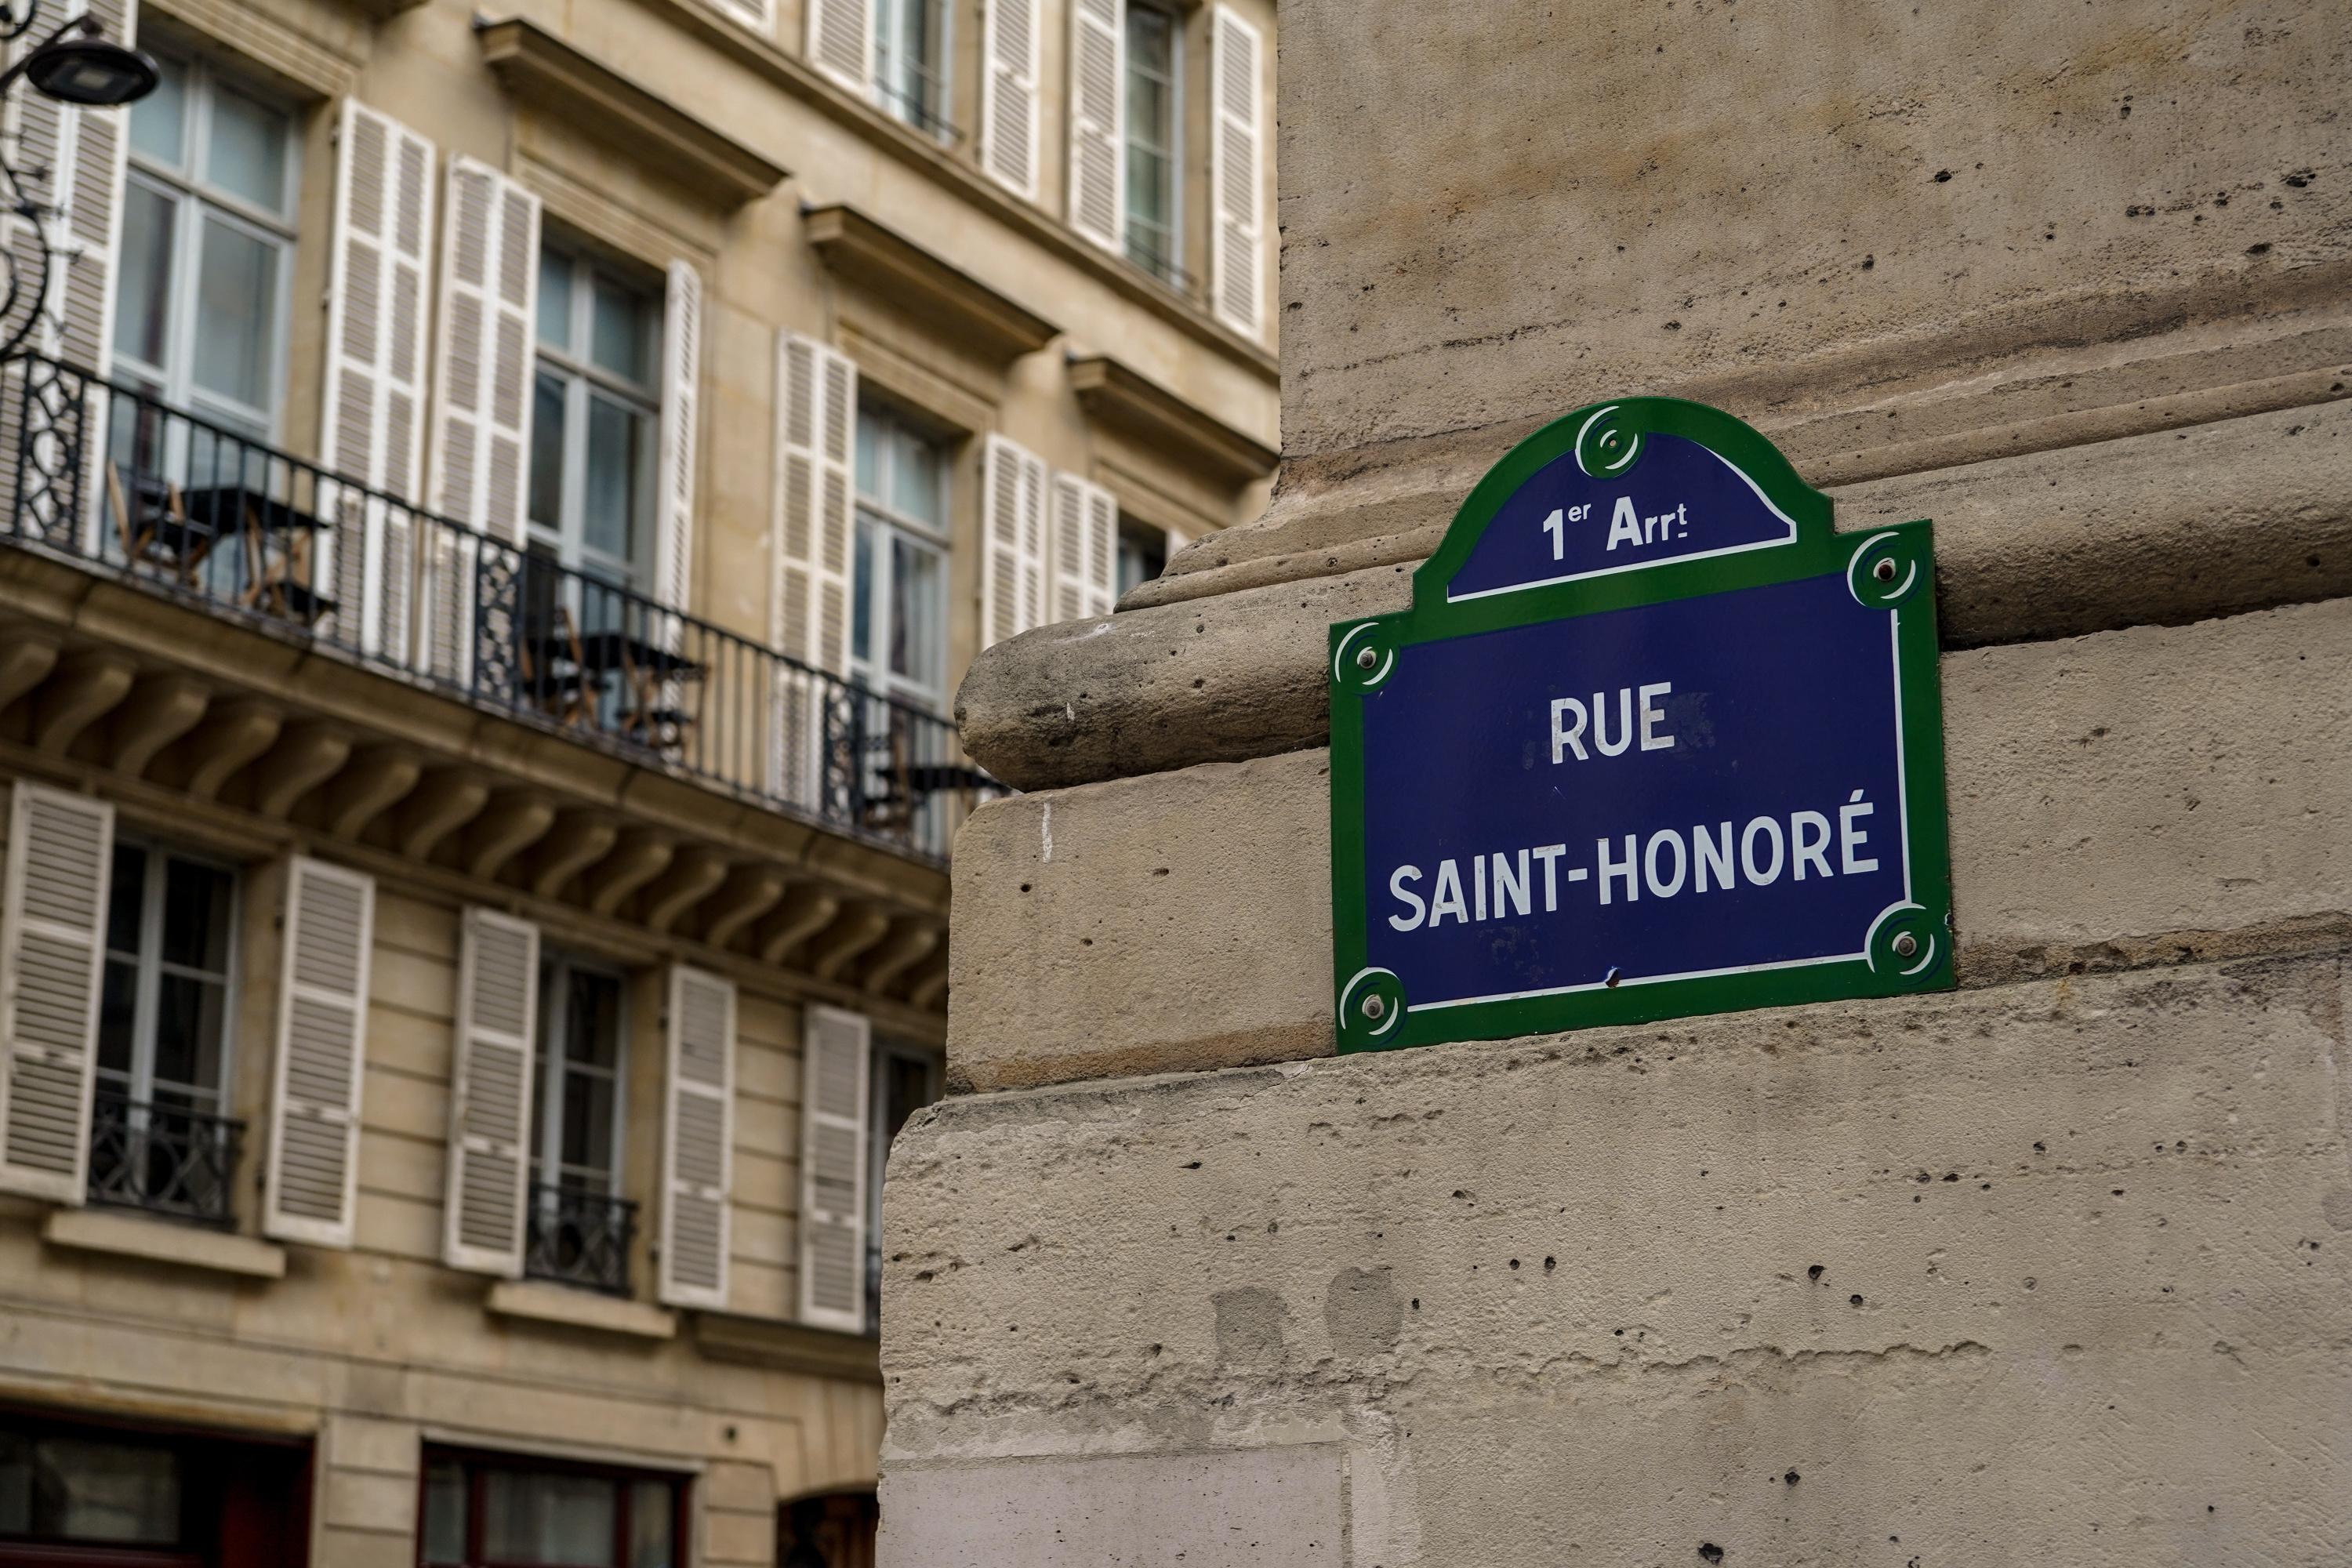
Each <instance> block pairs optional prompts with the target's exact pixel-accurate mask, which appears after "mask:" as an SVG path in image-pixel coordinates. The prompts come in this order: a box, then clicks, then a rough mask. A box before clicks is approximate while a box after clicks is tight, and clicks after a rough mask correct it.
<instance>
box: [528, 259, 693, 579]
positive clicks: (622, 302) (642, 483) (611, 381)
mask: <svg viewBox="0 0 2352 1568" xmlns="http://www.w3.org/2000/svg"><path fill="white" fill-rule="evenodd" d="M661 319H662V300H661V296H660V294H659V293H658V292H656V291H655V290H652V289H644V288H640V287H638V286H637V285H635V283H632V282H631V281H629V280H628V279H625V278H623V277H621V276H619V275H618V274H616V273H615V272H614V270H613V269H611V268H607V267H604V266H602V265H600V264H599V263H597V262H595V261H593V260H591V259H590V258H588V257H586V256H584V255H579V254H575V253H574V252H572V251H570V250H566V249H563V248H562V247H557V246H553V245H551V246H548V247H545V248H544V249H542V250H541V253H540V260H539V374H538V377H537V379H536V381H535V383H534V386H533V394H532V395H533V400H534V401H533V405H532V409H531V428H530V549H531V552H532V553H533V554H534V555H538V556H540V557H541V558H542V559H548V560H553V561H557V562H560V563H562V565H563V566H564V567H566V568H567V569H569V570H571V571H574V572H579V573H583V574H586V575H588V576H590V577H593V578H594V579H596V580H597V581H599V582H603V583H609V584H612V585H614V587H619V588H631V589H634V588H637V587H638V586H639V585H640V574H641V572H642V570H643V563H644V562H645V561H646V556H647V553H648V552H649V551H650V549H651V547H652V543H653V525H654V477H655V468H656V457H655V443H656V441H657V440H658V439H659V432H660V428H661ZM572 608H573V613H574V614H579V615H583V618H586V619H588V620H590V621H592V622H594V623H598V624H602V623H603V622H604V621H608V620H610V619H613V618H614V615H613V612H612V611H611V610H609V609H607V610H605V611H604V612H602V613H600V612H599V610H598V608H597V607H596V606H593V605H589V606H578V605H575V606H573V607H572Z"/></svg>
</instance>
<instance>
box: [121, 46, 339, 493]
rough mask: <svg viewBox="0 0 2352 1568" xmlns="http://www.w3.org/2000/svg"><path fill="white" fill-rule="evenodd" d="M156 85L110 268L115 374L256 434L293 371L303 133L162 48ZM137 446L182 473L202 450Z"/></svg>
mask: <svg viewBox="0 0 2352 1568" xmlns="http://www.w3.org/2000/svg"><path fill="white" fill-rule="evenodd" d="M156 63H157V65H158V67H159V68H160V70H161V72H162V79H161V84H160V85H159V86H158V87H157V89H156V90H155V91H154V92H153V93H152V94H150V95H149V96H148V97H146V98H144V99H142V100H140V101H139V102H138V103H137V104H136V105H135V106H133V108H132V109H131V136H130V143H131V145H130V170H129V173H128V174H126V176H125V184H124V191H123V206H122V237H121V268H120V269H119V272H118V275H117V279H116V297H115V305H114V336H113V342H114V354H115V362H116V363H115V369H116V373H117V374H119V375H121V376H122V377H123V378H124V379H126V380H128V381H131V382H132V383H134V384H138V385H140V386H142V387H143V388H145V389H146V390H148V391H149V392H150V393H152V395H155V396H156V397H158V398H160V399H162V400H163V401H164V402H166V403H170V404H173V405H178V406H181V407H185V408H188V409H190V410H191V411H192V412H194V413H195V414H197V415H200V416H203V417H205V418H207V419H210V420H212V421H214V422H215V423H218V424H221V425H224V426H227V427H228V428H230V429H232V430H235V431H236V432H238V433H240V434H241V435H245V436H249V437H252V438H253V439H255V440H257V441H267V440H269V439H271V438H272V437H274V436H275V435H276V433H277V426H278V417H279V416H280V413H281V412H282V410H281V407H280V404H281V401H282V398H283V395H284V394H283V384H284V381H285V354H286V348H285V321H286V310H287V294H286V290H287V283H288V280H289V277H290V276H291V273H292V268H293V248H294V228H293V220H294V198H295V193H296V191H297V190H298V189H299V170H298V169H297V167H296V164H297V162H298V154H299V150H300V149H299V141H298V138H297V134H296V129H295V124H294V117H293V115H292V114H291V113H289V111H288V110H286V109H284V108H283V107H281V106H280V105H279V104H278V103H277V102H276V101H274V100H271V99H270V98H269V97H268V95H267V94H265V93H261V92H257V91H254V90H252V89H249V88H247V86H245V85H244V84H242V83H239V82H237V81H236V80H235V79H232V78H230V77H228V76H226V74H224V73H221V72H219V71H216V70H215V68H213V67H212V66H211V65H209V64H208V63H206V62H205V61H203V60H200V59H197V58H194V57H192V56H181V55H176V54H173V53H172V52H171V51H170V50H168V49H164V50H161V51H157V52H156ZM171 440H172V443H173V447H174V448H175V449H174V450H172V451H169V452H164V453H160V454H150V455H148V456H147V457H146V458H142V461H144V462H149V463H157V462H160V463H161V464H162V465H163V468H164V469H165V471H166V472H167V473H170V474H173V475H175V476H179V477H182V478H186V477H188V475H189V474H190V472H191V464H192V463H195V462H198V461H199V460H200V459H199V458H198V457H197V456H196V455H194V454H192V453H191V452H189V451H187V450H186V449H185V448H186V447H187V446H188V443H189V433H188V431H187V430H186V429H185V428H184V427H180V426H175V428H174V431H173V436H172V437H171Z"/></svg>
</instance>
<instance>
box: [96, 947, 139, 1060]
mask: <svg viewBox="0 0 2352 1568" xmlns="http://www.w3.org/2000/svg"><path fill="white" fill-rule="evenodd" d="M138 1004H139V966H138V965H137V964H135V963H124V962H123V961H122V960H121V959H119V958H110V959H108V960H107V961H106V981H105V984H104V985H103V987H102V988H101V989H100V992H99V996H98V1067H99V1070H100V1072H101V1073H105V1074H108V1075H110V1076H114V1077H115V1078H117V1079H118V1081H117V1082H115V1083H114V1084H113V1085H112V1086H111V1087H113V1088H116V1089H126V1088H128V1087H129V1084H128V1082H127V1080H128V1079H129V1078H130V1076H131V1053H132V1051H133V1050H134V1049H135V1047H136V1030H135V1025H136V1023H137V1012H136V1009H137V1007H138Z"/></svg>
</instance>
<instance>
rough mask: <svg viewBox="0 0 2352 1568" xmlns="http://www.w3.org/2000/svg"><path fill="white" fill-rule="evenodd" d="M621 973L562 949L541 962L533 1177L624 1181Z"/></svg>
mask: <svg viewBox="0 0 2352 1568" xmlns="http://www.w3.org/2000/svg"><path fill="white" fill-rule="evenodd" d="M626 994H627V993H626V986H625V983H624V982H623V980H622V978H621V976H620V975H619V974H617V973H614V972H613V971H611V970H607V969H601V968H598V967H596V966H595V965H593V964H590V963H583V962H582V961H580V960H577V959H573V958H571V957H568V956H565V955H563V954H561V953H558V954H551V955H550V956H549V957H548V958H547V959H546V960H545V961H544V962H543V963H541V965H540V1005H539V1066H538V1078H539V1089H538V1092H539V1104H538V1107H537V1117H536V1122H537V1125H536V1127H535V1128H534V1130H533V1131H532V1135H531V1145H530V1150H531V1159H530V1168H531V1178H532V1180H534V1181H535V1182H538V1183H539V1184H541V1185H543V1186H551V1187H567V1188H571V1189H572V1190H574V1191H578V1192H589V1193H600V1194H613V1193H615V1192H617V1191H618V1190H619V1187H620V1177H621V1162H620V1146H621V1145H620V1131H621V1126H620V1123H621V1046H622V1030H621V1023H622V1019H621V1009H622V1007H623V1006H624V1005H625V998H626Z"/></svg>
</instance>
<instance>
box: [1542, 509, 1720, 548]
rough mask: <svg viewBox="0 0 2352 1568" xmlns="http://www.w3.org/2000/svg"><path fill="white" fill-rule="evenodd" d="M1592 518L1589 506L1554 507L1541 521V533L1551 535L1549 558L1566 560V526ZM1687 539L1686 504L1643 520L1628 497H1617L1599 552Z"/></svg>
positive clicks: (1688, 534)
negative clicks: (1605, 540)
mask: <svg viewBox="0 0 2352 1568" xmlns="http://www.w3.org/2000/svg"><path fill="white" fill-rule="evenodd" d="M1591 515H1592V503H1591V502H1589V501H1588V502H1586V503H1585V504H1583V505H1581V506H1570V507H1557V506H1556V507H1554V508H1552V509H1551V515H1550V516H1549V517H1547V518H1545V519H1544V520H1543V531H1545V532H1546V533H1549V534H1550V535H1551V558H1552V559H1553V560H1554V561H1565V560H1567V559H1568V525H1569V524H1570V523H1571V522H1582V521H1584V520H1585V519H1586V518H1588V517H1591ZM1688 537H1690V503H1688V502H1687V501H1683V502H1677V503H1676V505H1675V510H1672V511H1662V512H1658V513H1655V514H1654V515H1653V516H1649V517H1644V516H1643V515H1642V513H1641V512H1640V511H1639V510H1637V509H1636V508H1635V507H1634V505H1633V497H1632V496H1619V497H1618V498H1617V504H1616V505H1615V506H1614V507H1612V509H1610V512H1609V542H1607V543H1606V544H1604V545H1602V546H1601V548H1602V549H1603V550H1614V549H1616V548H1617V547H1618V546H1619V545H1621V544H1632V545H1643V544H1655V543H1656V542H1658V541H1660V540H1662V539H1687V538H1688Z"/></svg>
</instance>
